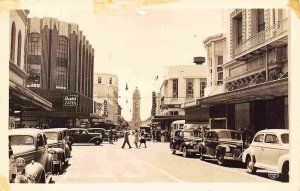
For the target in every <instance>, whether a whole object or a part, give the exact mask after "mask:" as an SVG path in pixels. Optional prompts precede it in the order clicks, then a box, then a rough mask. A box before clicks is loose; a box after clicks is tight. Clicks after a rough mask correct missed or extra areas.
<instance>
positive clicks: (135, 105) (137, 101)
mask: <svg viewBox="0 0 300 191" xmlns="http://www.w3.org/2000/svg"><path fill="white" fill-rule="evenodd" d="M131 125H132V127H133V128H138V127H139V126H140V125H141V94H140V90H139V89H138V87H136V88H135V90H134V91H133V95H132V121H131Z"/></svg>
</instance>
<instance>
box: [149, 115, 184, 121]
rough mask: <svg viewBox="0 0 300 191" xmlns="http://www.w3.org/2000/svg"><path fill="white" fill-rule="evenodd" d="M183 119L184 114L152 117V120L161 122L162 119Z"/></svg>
mask: <svg viewBox="0 0 300 191" xmlns="http://www.w3.org/2000/svg"><path fill="white" fill-rule="evenodd" d="M183 119H185V116H184V115H156V116H154V118H153V119H152V123H153V122H162V121H172V122H173V121H176V120H183Z"/></svg>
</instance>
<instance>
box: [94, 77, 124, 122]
mask: <svg viewBox="0 0 300 191" xmlns="http://www.w3.org/2000/svg"><path fill="white" fill-rule="evenodd" d="M118 97H119V80H118V77H117V76H116V75H114V74H104V73H95V74H94V93H93V98H94V101H95V103H98V104H101V105H102V107H101V109H100V113H99V115H100V116H102V117H103V118H102V119H103V121H102V122H104V123H107V124H112V125H118V123H119V122H118V117H120V115H121V108H120V106H119V103H118Z"/></svg>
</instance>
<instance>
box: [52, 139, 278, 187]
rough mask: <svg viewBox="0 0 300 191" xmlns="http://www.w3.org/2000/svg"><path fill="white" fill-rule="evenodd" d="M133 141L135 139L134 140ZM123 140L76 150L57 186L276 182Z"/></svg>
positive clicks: (262, 175)
mask: <svg viewBox="0 0 300 191" xmlns="http://www.w3.org/2000/svg"><path fill="white" fill-rule="evenodd" d="M131 139H133V137H132V136H131ZM122 143H123V139H119V141H118V142H115V143H114V144H108V143H103V144H102V145H101V146H95V145H91V144H78V145H74V146H73V153H72V155H73V157H72V158H71V161H70V165H69V166H68V167H67V168H66V169H65V172H64V173H63V174H62V175H56V176H54V178H53V180H54V181H55V183H105V182H107V183H127V182H130V183H140V182H148V183H150V182H152V183H153V182H156V183H161V182H165V183H171V182H180V183H182V182H187V183H192V182H204V183H211V182H277V181H274V180H271V179H269V178H268V175H267V173H266V172H263V171H261V172H258V175H250V174H248V173H247V172H246V169H244V168H242V167H241V165H235V164H234V163H232V164H229V165H227V166H226V167H222V166H219V165H217V164H216V162H215V161H214V160H210V161H205V162H204V161H200V160H199V159H198V158H183V157H182V156H181V155H180V154H176V155H172V154H171V152H170V150H169V147H168V145H169V144H168V143H153V142H147V146H148V148H139V149H136V148H134V147H133V148H132V149H128V146H126V147H125V148H126V149H122V148H121V145H122ZM131 143H132V146H134V144H133V141H132V140H131Z"/></svg>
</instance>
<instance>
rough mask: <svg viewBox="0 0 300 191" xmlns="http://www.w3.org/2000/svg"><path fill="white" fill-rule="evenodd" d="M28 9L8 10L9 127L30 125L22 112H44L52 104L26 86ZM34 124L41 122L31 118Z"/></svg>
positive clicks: (37, 124)
mask: <svg viewBox="0 0 300 191" xmlns="http://www.w3.org/2000/svg"><path fill="white" fill-rule="evenodd" d="M28 14H29V11H28V10H11V11H10V20H9V26H10V31H9V34H10V51H9V53H10V55H9V121H10V124H9V128H18V127H24V126H29V125H31V124H30V122H29V123H28V121H27V122H26V121H25V120H26V118H25V117H24V112H26V111H32V110H35V111H38V112H45V111H50V110H51V109H52V104H51V103H50V102H49V101H47V100H46V99H44V98H42V97H41V96H39V95H37V94H36V93H34V92H32V91H31V90H30V89H28V88H26V79H27V78H28V77H29V74H28V73H27V71H26V58H27V54H26V51H25V49H26V45H27V27H28V17H27V15H28ZM31 120H34V121H35V124H34V125H36V126H40V124H41V123H42V122H40V121H38V120H37V119H34V118H32V119H31Z"/></svg>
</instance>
